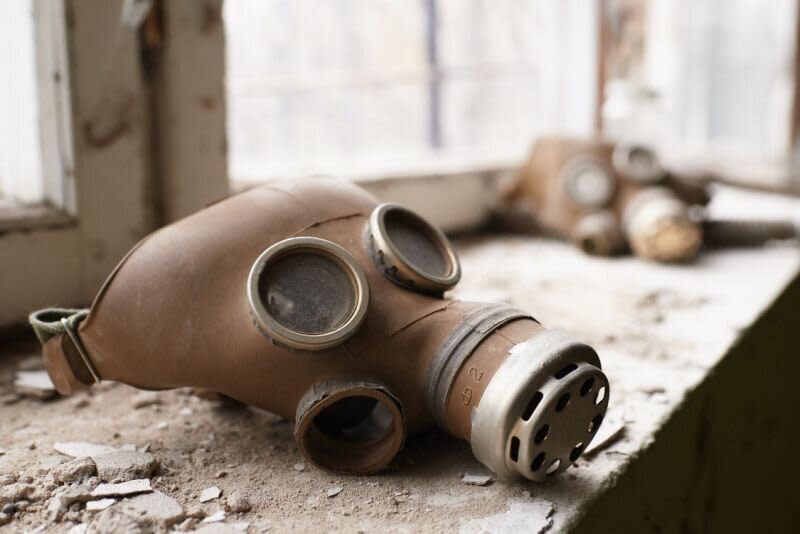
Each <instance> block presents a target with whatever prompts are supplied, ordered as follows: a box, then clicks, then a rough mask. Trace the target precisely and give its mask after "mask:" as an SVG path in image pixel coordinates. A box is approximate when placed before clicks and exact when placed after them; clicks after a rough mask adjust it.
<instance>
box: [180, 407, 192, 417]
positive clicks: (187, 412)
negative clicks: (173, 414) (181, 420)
mask: <svg viewBox="0 0 800 534" xmlns="http://www.w3.org/2000/svg"><path fill="white" fill-rule="evenodd" d="M178 413H180V414H181V415H182V416H184V417H189V416H190V415H193V414H194V411H192V409H191V408H183V409H181V411H180V412H178Z"/></svg>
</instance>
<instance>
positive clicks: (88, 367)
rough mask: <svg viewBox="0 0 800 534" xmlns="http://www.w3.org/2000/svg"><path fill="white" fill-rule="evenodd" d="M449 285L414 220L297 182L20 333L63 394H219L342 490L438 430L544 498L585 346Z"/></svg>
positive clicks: (429, 236)
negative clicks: (411, 441)
mask: <svg viewBox="0 0 800 534" xmlns="http://www.w3.org/2000/svg"><path fill="white" fill-rule="evenodd" d="M460 275H461V268H460V265H459V261H458V257H457V255H456V253H455V251H454V250H453V248H452V246H451V245H450V243H449V242H448V240H447V238H446V237H445V236H444V235H443V234H442V233H441V232H440V231H439V230H438V229H436V228H435V227H433V226H432V225H431V224H429V223H428V222H427V221H426V220H425V219H423V218H422V217H420V216H419V215H417V214H415V213H414V212H413V211H410V210H408V209H406V208H403V207H401V206H398V205H392V204H381V205H378V203H377V202H376V201H375V200H374V199H373V198H372V197H371V196H370V195H368V194H367V193H366V192H364V191H363V190H362V189H360V188H359V187H357V186H355V185H353V184H351V183H349V182H342V181H335V180H329V179H308V180H295V181H291V182H285V183H275V184H271V185H267V186H263V187H259V188H256V189H253V190H250V191H247V192H244V193H242V194H239V195H236V196H233V197H231V198H228V199H226V200H223V201H221V202H218V203H216V204H213V205H211V206H209V207H207V208H206V209H204V210H202V211H200V212H198V213H196V214H194V215H192V216H189V217H187V218H185V219H183V220H180V221H178V222H176V223H174V224H171V225H169V226H167V227H164V228H162V229H160V230H158V231H156V232H155V233H153V234H152V235H150V236H149V237H147V238H145V239H144V240H143V241H141V242H140V243H139V244H138V245H137V246H136V247H135V248H134V249H133V250H131V251H130V252H129V253H128V255H127V256H126V257H125V258H124V259H123V260H122V261H121V263H120V264H119V265H118V266H117V268H116V269H115V270H114V272H113V273H111V275H110V276H109V278H108V280H107V281H106V282H105V284H104V285H103V287H102V288H101V290H100V292H99V294H98V295H97V297H96V298H95V300H94V303H93V304H92V307H91V309H89V310H65V309H47V310H41V311H38V312H35V313H33V314H32V315H31V317H30V320H31V323H32V325H33V327H34V329H35V331H36V332H37V335H38V336H39V338H40V340H41V341H42V343H43V356H44V360H45V365H46V368H47V370H48V372H49V374H50V377H51V378H52V380H53V383H54V384H55V386H56V387H57V389H58V391H59V392H61V393H63V394H69V393H71V392H73V391H75V390H77V389H81V388H85V387H88V386H90V385H92V384H93V383H95V382H98V381H99V380H115V381H119V382H124V383H127V384H130V385H133V386H136V387H139V388H144V389H167V388H177V387H195V388H202V389H206V390H211V391H214V392H219V393H220V394H222V395H225V396H227V397H230V398H233V399H235V400H238V401H240V402H243V403H246V404H249V405H252V406H255V407H259V408H263V409H265V410H269V411H271V412H274V413H276V414H279V415H281V416H283V417H285V418H287V419H293V420H294V421H295V431H294V433H295V438H296V440H297V444H298V447H299V450H300V451H301V453H302V454H303V455H304V456H305V457H306V458H307V459H308V460H309V461H310V462H311V463H313V464H316V465H317V466H320V467H322V468H325V469H329V470H333V471H339V472H345V473H374V472H377V471H379V470H381V469H382V468H384V467H385V466H386V465H387V464H388V463H389V462H390V461H391V460H392V458H393V457H394V456H395V454H396V453H397V452H398V451H399V450H400V449H401V448H402V446H403V443H404V440H405V437H406V434H407V433H413V432H417V431H420V430H422V429H425V428H427V427H430V426H433V425H438V426H439V427H441V428H443V429H445V430H446V431H448V432H450V433H451V434H453V435H455V436H457V437H459V438H462V439H464V440H467V441H468V442H469V443H470V444H471V447H472V450H473V451H474V453H475V456H476V457H477V459H478V460H480V461H481V462H482V463H483V464H485V465H486V466H487V467H488V468H489V469H491V470H492V471H494V472H495V473H496V474H497V475H499V476H500V477H502V478H513V477H519V476H521V477H525V478H528V479H532V480H544V479H545V478H547V477H549V476H552V475H555V474H556V473H559V472H561V471H563V470H564V469H566V468H567V467H568V466H569V464H571V463H573V462H574V461H575V460H576V459H577V458H578V456H580V454H581V453H582V451H583V450H584V448H585V447H586V446H587V445H588V444H589V442H590V441H591V440H592V437H593V436H594V435H595V434H596V432H597V429H598V427H599V425H600V423H601V421H602V420H603V416H604V414H605V412H606V407H607V406H608V398H609V385H608V380H607V378H606V376H605V374H604V373H603V372H602V371H601V369H600V361H599V359H598V357H597V354H596V353H595V351H594V350H593V349H592V348H591V347H589V346H587V345H585V344H583V343H581V342H580V341H578V340H576V339H575V338H573V337H572V336H570V335H569V334H567V333H565V332H562V331H559V330H546V329H545V328H543V327H542V326H541V325H540V324H539V323H538V322H537V321H536V320H535V319H534V318H533V317H531V316H530V315H529V314H528V313H526V312H524V311H520V310H517V309H513V308H509V307H507V306H504V305H489V304H485V303H470V302H461V301H456V300H450V299H447V298H444V297H443V294H444V292H445V291H447V290H448V289H450V288H452V287H453V286H455V284H456V283H457V282H458V280H459V278H460Z"/></svg>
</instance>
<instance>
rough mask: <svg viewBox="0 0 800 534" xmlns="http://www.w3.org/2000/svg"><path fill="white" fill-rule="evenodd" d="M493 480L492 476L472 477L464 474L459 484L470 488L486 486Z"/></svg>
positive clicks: (472, 475)
mask: <svg viewBox="0 0 800 534" xmlns="http://www.w3.org/2000/svg"><path fill="white" fill-rule="evenodd" d="M492 480H493V478H492V475H474V474H471V473H465V474H464V476H463V477H461V482H463V483H464V484H468V485H470V486H487V485H488V484H489V483H490V482H491V481H492Z"/></svg>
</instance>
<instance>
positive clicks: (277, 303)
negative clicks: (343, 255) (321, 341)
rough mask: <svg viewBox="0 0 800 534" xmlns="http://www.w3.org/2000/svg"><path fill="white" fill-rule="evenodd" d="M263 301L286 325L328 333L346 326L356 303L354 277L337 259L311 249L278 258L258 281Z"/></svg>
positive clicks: (268, 309) (271, 312)
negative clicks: (313, 252)
mask: <svg viewBox="0 0 800 534" xmlns="http://www.w3.org/2000/svg"><path fill="white" fill-rule="evenodd" d="M258 291H259V296H260V297H261V301H262V302H263V303H264V306H265V307H266V309H267V311H268V312H269V314H270V315H271V316H272V317H273V318H274V319H275V320H276V321H277V322H278V323H280V324H281V325H282V326H284V327H286V328H288V329H289V330H292V331H294V332H299V333H303V334H325V333H328V332H331V331H333V330H335V329H336V328H338V327H340V326H341V325H343V324H344V323H345V322H346V321H347V320H348V318H349V317H350V315H351V314H352V313H353V310H354V308H355V305H356V289H355V287H354V284H353V281H352V280H351V278H350V276H349V275H348V274H347V272H345V271H344V270H343V269H342V267H341V266H340V265H339V264H338V263H337V262H335V261H334V260H332V259H330V258H328V257H326V256H324V255H321V254H312V253H308V252H295V253H293V254H287V255H286V256H283V257H282V258H278V259H277V260H276V261H275V262H274V263H273V264H272V265H270V266H269V267H268V268H266V269H265V270H264V272H263V273H262V275H261V278H260V279H259V281H258Z"/></svg>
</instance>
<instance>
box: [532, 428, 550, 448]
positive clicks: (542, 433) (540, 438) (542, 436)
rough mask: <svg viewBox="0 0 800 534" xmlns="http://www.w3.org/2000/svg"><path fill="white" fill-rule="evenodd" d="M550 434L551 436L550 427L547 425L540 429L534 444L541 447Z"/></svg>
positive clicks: (534, 437)
mask: <svg viewBox="0 0 800 534" xmlns="http://www.w3.org/2000/svg"><path fill="white" fill-rule="evenodd" d="M548 434H550V425H548V424H547V423H545V424H543V425H542V426H540V427H539V430H537V431H536V435H535V436H533V442H534V443H536V444H537V445H539V444H540V443H541V442H543V441H544V440H546V439H547V436H548Z"/></svg>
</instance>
